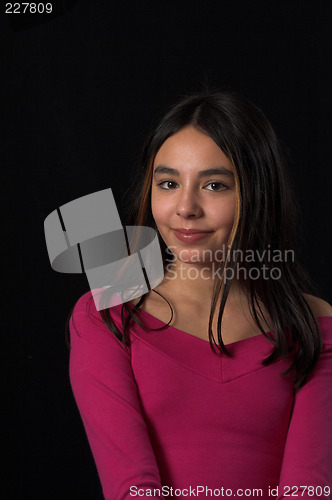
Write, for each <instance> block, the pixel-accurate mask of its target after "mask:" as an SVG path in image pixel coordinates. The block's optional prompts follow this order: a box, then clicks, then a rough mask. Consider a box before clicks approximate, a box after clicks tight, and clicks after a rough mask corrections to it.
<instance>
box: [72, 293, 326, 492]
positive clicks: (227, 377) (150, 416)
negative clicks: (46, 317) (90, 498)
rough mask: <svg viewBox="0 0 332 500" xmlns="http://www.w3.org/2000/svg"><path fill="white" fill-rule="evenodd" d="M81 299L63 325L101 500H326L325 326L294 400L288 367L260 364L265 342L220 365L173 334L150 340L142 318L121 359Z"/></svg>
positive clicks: (250, 343)
mask: <svg viewBox="0 0 332 500" xmlns="http://www.w3.org/2000/svg"><path fill="white" fill-rule="evenodd" d="M90 297H91V292H89V293H87V294H85V295H84V296H83V297H81V299H80V300H79V301H78V303H77V305H76V307H75V309H74V313H73V317H72V318H73V320H74V325H75V328H76V331H75V330H74V328H73V326H72V324H71V346H72V347H71V357H70V378H71V384H72V388H73V392H74V396H75V399H76V402H77V405H78V408H79V411H80V413H81V416H82V419H83V423H84V426H85V429H86V432H87V436H88V439H89V443H90V446H91V449H92V452H93V455H94V459H95V462H96V465H97V469H98V473H99V476H100V480H101V483H102V486H103V492H104V495H105V498H106V500H129V499H132V498H135V497H136V498H140V499H141V498H143V499H148V498H163V497H162V496H161V495H162V494H163V495H164V497H165V498H195V497H198V498H200V499H203V498H215V497H218V496H220V497H222V496H230V495H232V496H248V493H250V492H249V491H248V492H247V493H244V490H251V494H252V496H259V497H260V498H266V499H268V498H269V499H271V498H273V497H274V498H276V497H278V498H284V496H292V493H293V496H294V493H295V496H298V497H301V498H307V499H315V498H320V499H324V498H332V495H331V492H330V491H329V490H330V488H331V489H332V317H321V318H318V320H319V324H320V326H321V329H322V334H323V342H324V348H323V353H322V355H321V358H320V361H319V363H318V366H317V367H316V368H315V370H314V372H313V373H312V375H311V376H310V378H309V381H308V382H307V384H306V385H305V386H304V387H303V388H302V389H301V390H300V391H299V392H298V394H297V395H296V396H295V397H294V395H293V390H292V384H291V376H289V375H288V376H286V377H285V378H280V373H281V372H282V371H284V370H285V369H286V368H287V366H288V365H287V363H286V361H284V360H281V361H277V362H275V363H273V364H272V365H269V366H266V367H263V366H262V365H261V364H260V362H261V360H262V359H263V358H264V357H266V356H267V355H268V354H269V352H270V350H271V348H272V344H271V343H270V342H269V341H268V340H267V339H266V338H265V337H264V336H263V335H257V336H256V337H251V338H248V339H245V340H240V341H238V342H234V343H232V344H229V345H228V349H229V350H230V352H231V353H232V354H233V358H229V357H226V356H225V355H223V354H221V355H220V354H218V355H217V354H214V353H213V352H212V350H211V347H210V344H209V343H208V342H207V341H205V340H202V339H199V338H197V337H194V336H193V335H190V334H188V333H185V332H182V331H180V330H177V329H176V328H173V327H166V328H165V329H163V330H159V331H152V330H151V328H158V327H160V326H162V325H163V323H162V322H161V321H160V320H158V319H157V318H155V317H153V316H151V315H150V314H149V313H147V312H145V311H140V312H139V313H138V314H139V318H140V319H141V320H142V321H143V322H144V325H146V331H144V330H143V329H141V328H140V327H139V326H137V325H133V326H132V327H131V333H130V335H131V340H132V343H131V347H130V348H129V347H125V346H124V345H123V344H122V343H121V342H120V341H119V340H118V339H117V338H116V337H115V335H114V334H113V333H112V332H110V331H109V330H108V328H107V327H106V326H105V325H104V323H103V322H102V319H101V317H100V314H99V313H98V312H97V311H96V309H95V306H94V302H93V300H91V301H90V302H89V304H88V305H87V302H88V299H89V298H90ZM120 310H121V306H116V307H113V308H112V309H111V311H112V314H113V318H114V320H115V323H116V324H117V326H118V327H119V328H121V320H120ZM71 323H72V322H71ZM162 486H163V487H164V489H163V490H162ZM300 486H301V487H303V488H302V489H301V490H300V489H299V491H297V490H296V488H297V487H300ZM277 487H278V491H277V490H276V488H277ZM309 487H310V488H309ZM171 488H173V490H171ZM154 489H155V490H156V491H155V492H154ZM254 489H260V490H262V492H261V493H260V492H257V493H255V492H254V491H253V490H254ZM213 490H215V491H213ZM226 490H228V493H227V492H226ZM230 490H232V491H230ZM241 490H243V491H241ZM218 492H219V493H218ZM287 493H288V495H287Z"/></svg>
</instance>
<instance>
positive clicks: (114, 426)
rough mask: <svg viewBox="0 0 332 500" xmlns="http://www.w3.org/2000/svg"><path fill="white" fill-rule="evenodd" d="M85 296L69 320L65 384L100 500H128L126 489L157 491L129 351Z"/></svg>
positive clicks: (156, 474) (154, 465)
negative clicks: (89, 456)
mask: <svg viewBox="0 0 332 500" xmlns="http://www.w3.org/2000/svg"><path fill="white" fill-rule="evenodd" d="M90 297H91V294H90V293H88V294H85V295H84V296H83V297H82V298H81V299H80V300H79V301H78V303H77V304H76V306H75V309H74V312H73V315H72V318H71V324H70V333H71V354H70V380H71V385H72V389H73V393H74V396H75V399H76V403H77V406H78V408H79V411H80V414H81V417H82V420H83V423H84V427H85V430H86V433H87V437H88V440H89V444H90V447H91V450H92V453H93V456H94V459H95V463H96V466H97V469H98V473H99V477H100V480H101V484H102V487H103V493H104V496H105V499H106V500H129V499H132V498H133V495H130V487H131V486H136V487H137V488H142V489H146V488H151V489H154V488H156V489H159V490H161V483H160V476H159V471H158V467H157V463H156V459H155V456H154V453H153V449H152V446H151V443H150V439H149V434H148V429H147V426H146V423H145V421H144V419H143V417H142V414H141V410H140V404H139V400H138V395H137V387H136V383H135V380H134V377H133V373H132V368H131V358H130V349H129V348H127V347H126V346H124V345H123V344H122V343H121V342H120V341H119V340H118V339H117V338H116V337H115V335H114V334H113V333H112V332H110V331H109V330H108V328H107V327H106V326H105V325H104V323H103V322H102V320H101V318H100V315H99V313H97V311H96V309H95V307H94V305H93V301H90V305H89V304H88V301H89V298H90ZM139 498H143V499H145V498H148V497H146V496H140V497H139ZM149 498H151V497H149ZM154 498H162V497H160V496H158V495H156V496H155V497H154Z"/></svg>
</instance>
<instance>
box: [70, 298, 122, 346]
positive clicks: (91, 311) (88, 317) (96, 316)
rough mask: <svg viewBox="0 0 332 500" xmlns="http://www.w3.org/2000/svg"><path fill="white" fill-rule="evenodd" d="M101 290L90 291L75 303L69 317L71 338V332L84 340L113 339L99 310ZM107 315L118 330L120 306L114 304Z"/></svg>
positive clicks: (119, 326)
mask: <svg viewBox="0 0 332 500" xmlns="http://www.w3.org/2000/svg"><path fill="white" fill-rule="evenodd" d="M101 292H102V290H100V291H99V293H98V291H96V290H92V291H89V292H86V293H84V294H83V295H82V296H81V297H80V298H79V299H78V300H77V302H76V303H75V305H74V308H73V311H72V314H71V317H70V323H69V327H70V332H71V337H72V335H73V332H76V333H77V334H78V336H79V337H83V338H86V339H88V338H89V339H90V338H91V339H92V338H93V339H97V338H102V337H106V336H107V337H109V336H111V337H113V336H114V338H115V335H114V334H113V332H111V331H110V329H109V328H108V327H107V326H106V324H105V322H104V320H103V318H102V315H101V309H99V308H100V302H99V297H100V293H101ZM109 315H110V318H111V319H112V321H113V323H114V324H115V326H116V327H117V328H118V329H119V330H120V329H121V325H122V321H121V305H119V304H116V305H114V306H113V307H111V308H110V309H109Z"/></svg>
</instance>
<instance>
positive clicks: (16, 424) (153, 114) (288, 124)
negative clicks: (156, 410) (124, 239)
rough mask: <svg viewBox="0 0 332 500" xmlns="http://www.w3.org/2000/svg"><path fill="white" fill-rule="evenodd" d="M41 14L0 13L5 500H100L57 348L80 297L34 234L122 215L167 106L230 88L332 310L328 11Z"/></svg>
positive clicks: (200, 8)
mask: <svg viewBox="0 0 332 500" xmlns="http://www.w3.org/2000/svg"><path fill="white" fill-rule="evenodd" d="M53 4H54V7H57V11H56V14H57V15H55V16H53V17H51V16H50V17H49V18H48V19H47V16H45V15H44V16H43V18H41V17H40V18H39V19H37V17H38V14H34V16H35V17H34V18H33V17H31V16H30V18H29V19H28V17H27V16H26V17H24V16H25V15H23V14H17V15H16V18H15V19H14V15H13V14H7V15H5V14H4V5H5V2H4V3H3V4H1V9H2V12H1V25H0V27H1V35H0V37H1V83H0V89H1V98H2V105H1V108H2V112H1V117H0V123H1V127H2V133H1V143H2V144H1V157H2V159H1V177H2V187H4V194H3V196H2V201H4V203H2V215H3V222H2V229H3V230H4V235H3V239H2V241H3V243H2V248H3V251H4V255H5V256H4V258H3V264H4V271H5V273H4V274H5V277H6V279H5V280H3V283H4V286H3V290H2V292H3V300H2V303H3V304H4V305H5V307H4V309H3V312H2V318H3V325H4V326H3V332H2V333H3V339H4V345H5V349H3V351H2V352H3V354H2V367H3V369H4V374H3V386H4V389H5V393H4V403H3V405H2V406H3V410H2V413H3V415H4V416H5V417H7V418H6V422H5V424H4V426H3V430H4V437H5V438H7V442H8V447H4V448H3V449H2V451H3V453H2V455H3V457H4V458H5V459H6V463H7V465H8V471H6V473H5V474H4V476H3V479H2V485H1V488H0V491H1V490H2V491H1V493H0V495H1V497H2V498H4V499H6V500H11V499H15V500H16V499H27V498H34V499H46V498H47V499H48V500H69V499H71V500H76V499H77V500H99V499H102V498H103V497H102V493H101V487H100V485H99V480H98V477H97V473H96V469H95V466H94V463H93V459H92V455H91V453H90V449H89V446H88V443H87V440H86V437H85V433H84V430H83V426H82V424H81V421H80V417H79V414H78V411H77V409H76V405H75V402H74V399H73V396H72V393H71V388H70V384H69V378H68V351H67V348H66V346H65V341H64V325H65V321H66V318H67V315H68V312H69V310H70V308H71V306H72V305H73V303H74V302H75V301H76V299H77V298H78V297H79V296H80V295H81V294H82V293H84V292H85V291H87V290H88V282H87V280H86V279H85V276H84V275H67V274H58V273H55V272H54V271H53V270H52V269H51V267H50V264H49V260H48V255H47V251H46V245H45V241H44V232H43V221H44V219H45V218H46V216H47V215H48V214H49V213H50V212H52V211H53V210H54V209H55V208H57V207H59V206H61V205H62V204H64V203H67V202H69V201H71V200H74V199H75V198H78V197H80V196H83V195H86V194H89V193H92V192H95V191H99V190H101V189H105V188H108V187H111V188H112V189H113V193H114V196H115V200H116V202H117V205H118V208H119V209H120V214H121V207H123V199H122V198H123V194H124V191H125V189H126V188H127V186H128V180H129V178H130V171H131V169H132V168H133V167H135V165H136V162H137V158H138V156H139V152H140V148H141V145H142V142H143V140H144V138H145V136H146V134H147V132H148V130H149V128H150V126H151V123H152V122H153V121H154V120H155V119H156V118H157V117H158V116H160V115H161V114H162V113H163V111H164V110H165V109H166V108H167V107H168V106H169V105H170V104H172V103H174V102H175V101H176V100H177V99H178V98H179V97H181V96H183V95H185V94H187V93H189V92H192V91H197V90H201V89H202V88H203V87H204V86H205V85H208V86H210V87H214V88H226V89H233V90H236V91H238V92H240V93H241V94H243V95H244V96H246V97H247V98H249V99H250V100H252V101H253V102H254V103H256V104H257V105H258V106H260V107H261V108H262V109H263V110H264V111H265V113H266V114H267V116H268V117H269V119H270V120H271V122H272V124H273V125H274V127H275V129H276V130H277V133H278V135H279V137H280V139H281V141H282V143H283V145H284V147H285V149H286V151H287V153H288V155H289V168H290V170H291V173H292V178H293V181H294V185H295V188H296V191H297V194H298V198H299V201H300V204H301V209H302V214H303V227H302V234H303V238H302V258H303V261H304V263H305V265H306V267H307V269H308V270H309V272H310V274H311V276H312V278H313V279H314V280H315V282H316V284H317V286H318V290H319V292H320V294H321V296H322V297H323V298H325V299H326V300H328V301H329V302H331V301H332V292H331V286H330V285H331V279H330V276H331V259H330V255H331V229H330V211H331V210H330V207H331V201H330V196H331V157H332V154H331V153H332V152H331V137H330V134H331V130H330V120H331V115H330V113H329V109H328V102H329V101H330V102H331V94H330V93H329V89H330V86H331V79H330V64H331V50H330V44H331V36H330V27H331V12H330V6H331V4H330V2H329V1H288V2H286V1H254V0H251V1H235V0H233V1H222V0H219V1H206V2H202V1H190V2H189V1H188V2H181V1H177V2H174V1H168V2H163V1H161V2H156V1H144V2H133V1H132V2H130V1H128V0H127V1H99V0H90V1H88V0H81V1H78V2H75V1H73V2H67V3H65V2H58V3H57V4H56V3H55V2H53ZM45 19H46V21H47V22H44V21H45ZM38 23H39V24H38Z"/></svg>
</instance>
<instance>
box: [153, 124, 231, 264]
mask: <svg viewBox="0 0 332 500" xmlns="http://www.w3.org/2000/svg"><path fill="white" fill-rule="evenodd" d="M151 206H152V214H153V217H154V220H155V222H156V224H157V227H158V230H159V232H160V235H161V237H162V238H163V240H164V241H165V243H166V245H167V246H168V247H169V248H170V250H171V251H172V253H173V254H175V255H176V256H177V257H178V259H179V260H181V261H182V262H191V263H195V262H196V263H198V262H207V261H211V260H212V261H215V260H220V250H221V249H224V250H225V249H226V245H227V242H228V239H229V236H230V233H231V230H232V226H233V221H234V216H235V207H236V184H235V178H234V167H233V165H232V163H231V161H230V160H229V159H228V158H227V157H226V156H225V155H224V153H223V152H222V151H221V149H220V148H219V147H218V146H217V145H216V143H215V142H214V141H213V140H212V139H211V138H210V137H209V136H208V135H206V134H204V133H202V132H199V131H198V130H196V129H195V128H194V127H192V126H188V127H185V128H183V129H182V130H180V131H179V132H177V133H176V134H174V135H173V136H171V137H170V138H169V139H167V140H166V141H165V142H164V144H163V145H162V146H161V148H160V149H159V151H158V153H157V155H156V157H155V161H154V166H153V178H152V191H151ZM204 250H205V252H203V251H204ZM207 250H208V251H207ZM211 255H212V258H211ZM215 256H216V257H215Z"/></svg>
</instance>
